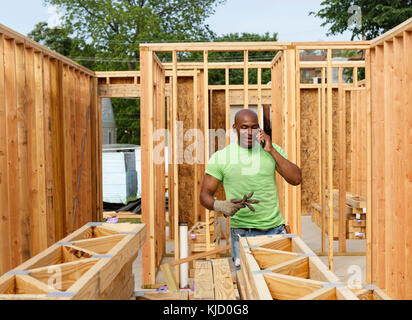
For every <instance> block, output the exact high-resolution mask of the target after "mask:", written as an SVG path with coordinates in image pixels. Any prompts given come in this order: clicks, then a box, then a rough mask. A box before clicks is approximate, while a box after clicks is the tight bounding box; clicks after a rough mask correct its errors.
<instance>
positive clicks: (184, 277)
mask: <svg viewBox="0 0 412 320" xmlns="http://www.w3.org/2000/svg"><path fill="white" fill-rule="evenodd" d="M179 230H180V237H179V238H180V259H184V258H187V256H188V246H187V232H188V228H187V223H185V222H182V223H179ZM188 278H189V263H188V262H186V263H182V264H181V265H180V288H181V289H184V288H187V287H188V285H189V283H188Z"/></svg>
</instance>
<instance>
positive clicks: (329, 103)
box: [327, 49, 333, 270]
mask: <svg viewBox="0 0 412 320" xmlns="http://www.w3.org/2000/svg"><path fill="white" fill-rule="evenodd" d="M327 59H328V68H327V79H328V82H327V143H328V162H327V163H328V183H327V185H328V192H329V196H328V230H329V232H328V252H329V256H328V264H329V269H330V270H333V194H332V189H333V155H332V152H333V149H332V147H333V140H332V129H333V124H332V121H333V117H332V113H333V110H332V87H331V84H332V49H328V53H327Z"/></svg>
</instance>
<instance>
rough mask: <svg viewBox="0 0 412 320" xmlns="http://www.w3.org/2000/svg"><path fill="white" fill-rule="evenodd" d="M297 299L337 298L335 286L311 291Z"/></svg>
mask: <svg viewBox="0 0 412 320" xmlns="http://www.w3.org/2000/svg"><path fill="white" fill-rule="evenodd" d="M298 300H338V298H337V297H336V289H335V288H323V289H319V290H317V291H315V292H312V293H310V294H308V295H306V296H304V297H302V298H300V299H298Z"/></svg>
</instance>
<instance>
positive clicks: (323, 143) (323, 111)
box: [320, 68, 333, 252]
mask: <svg viewBox="0 0 412 320" xmlns="http://www.w3.org/2000/svg"><path fill="white" fill-rule="evenodd" d="M326 111H327V109H326V74H325V68H322V88H321V120H320V122H321V129H322V130H321V135H320V140H321V148H322V152H321V156H320V162H321V165H320V167H321V180H320V185H321V195H320V201H321V205H322V223H321V229H322V230H321V247H322V252H325V251H326V250H325V234H326V212H327V209H326V194H325V189H326V169H327V166H326V160H327V159H326V152H327V148H326V140H327V139H326ZM331 233H332V232H331ZM332 234H333V233H332Z"/></svg>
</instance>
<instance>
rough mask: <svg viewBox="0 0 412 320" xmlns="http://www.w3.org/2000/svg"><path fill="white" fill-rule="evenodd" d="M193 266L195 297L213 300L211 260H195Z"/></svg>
mask: <svg viewBox="0 0 412 320" xmlns="http://www.w3.org/2000/svg"><path fill="white" fill-rule="evenodd" d="M194 266H195V294H194V297H195V298H196V299H202V300H214V299H215V292H214V286H213V270H212V263H211V261H204V260H196V261H195V263H194Z"/></svg>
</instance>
